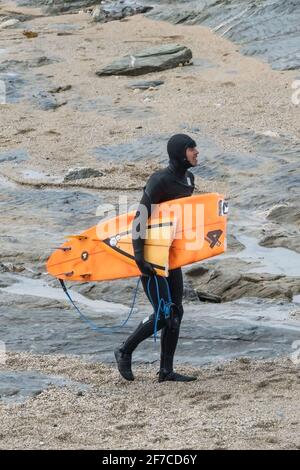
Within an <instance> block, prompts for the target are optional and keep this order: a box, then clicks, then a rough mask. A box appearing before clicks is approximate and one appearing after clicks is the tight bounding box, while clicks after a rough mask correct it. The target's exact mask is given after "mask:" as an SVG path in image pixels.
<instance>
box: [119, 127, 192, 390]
mask: <svg viewBox="0 0 300 470" xmlns="http://www.w3.org/2000/svg"><path fill="white" fill-rule="evenodd" d="M167 150H168V154H169V165H168V167H167V168H164V169H162V170H159V171H156V172H155V173H153V175H152V176H151V177H150V178H149V180H148V182H147V184H146V186H145V187H144V192H143V197H142V199H141V201H140V204H139V207H138V210H137V213H136V216H135V219H134V221H133V226H132V229H133V233H134V232H135V233H137V225H139V232H138V233H139V237H136V238H135V239H134V238H133V249H134V255H135V262H136V264H137V266H138V267H139V269H140V271H141V274H142V276H141V281H142V284H143V288H144V291H145V293H146V295H147V296H148V292H147V285H148V280H149V276H153V275H155V270H154V268H153V267H152V265H151V264H150V263H148V262H147V261H145V258H144V243H145V233H146V227H147V222H148V218H149V217H150V215H151V213H152V210H153V205H155V204H159V203H161V202H165V201H169V200H171V199H177V198H181V197H187V196H191V195H192V193H193V191H194V175H193V173H191V172H190V171H188V169H189V168H191V167H193V166H196V165H197V156H198V153H199V152H198V150H197V148H196V142H195V141H194V140H193V139H192V138H191V137H189V136H187V135H185V134H176V135H174V136H172V137H171V138H170V140H169V141H168V145H167ZM145 208H146V210H145ZM141 213H143V214H144V217H140V214H141ZM157 280H158V285H159V290H160V293H161V295H162V296H163V297H164V298H166V294H167V286H166V284H165V279H164V278H163V277H161V276H157ZM166 280H167V282H168V285H169V288H170V293H171V299H172V303H173V304H175V305H173V307H172V315H171V318H172V321H167V320H166V319H165V318H164V316H163V315H160V318H159V320H158V323H157V330H160V329H162V333H161V357H160V370H159V377H158V381H159V382H165V381H176V382H190V381H191V380H195V379H196V377H189V376H185V375H181V374H178V373H176V372H174V370H173V359H174V354H175V350H176V346H177V342H178V337H179V329H180V323H181V320H182V316H183V307H182V296H183V279H182V272H181V268H177V269H172V270H170V271H169V276H168V277H167V278H166ZM152 281H153V280H152ZM150 284H151V286H150V294H151V298H152V299H153V303H154V308H155V311H157V306H158V299H157V296H156V286H155V283H154V282H151V283H150ZM149 300H150V298H149ZM150 301H151V300H150ZM154 325H155V313H153V314H152V315H150V316H149V317H148V318H146V319H145V320H143V321H142V322H141V323H140V325H139V326H138V327H137V328H136V330H135V331H134V332H133V333H132V334H131V335H130V336H129V337H128V338H127V340H126V341H125V342H124V343H123V344H122V345H121V346H120V347H118V348H117V349H115V357H116V361H117V365H118V369H119V372H120V374H121V375H122V377H124V378H125V379H126V380H134V376H133V373H132V370H131V358H132V353H133V351H134V350H135V348H136V347H137V346H138V345H139V344H140V343H141V342H142V341H143V340H144V339H146V338H148V337H150V336H151V335H152V334H153V332H154Z"/></svg>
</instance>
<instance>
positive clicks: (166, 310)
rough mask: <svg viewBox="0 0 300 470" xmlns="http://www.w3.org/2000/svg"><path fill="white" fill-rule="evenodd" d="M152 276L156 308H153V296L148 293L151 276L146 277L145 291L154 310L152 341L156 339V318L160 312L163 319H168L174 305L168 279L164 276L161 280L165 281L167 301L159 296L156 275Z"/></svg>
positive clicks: (158, 317) (157, 318)
mask: <svg viewBox="0 0 300 470" xmlns="http://www.w3.org/2000/svg"><path fill="white" fill-rule="evenodd" d="M153 278H154V281H155V287H156V296H157V302H158V306H157V309H156V310H155V307H154V302H153V298H152V296H151V293H150V283H151V279H152V277H149V279H148V283H147V292H148V297H149V299H150V302H151V304H152V306H153V308H154V312H155V322H154V332H153V335H154V342H156V339H157V324H158V320H159V319H160V312H162V314H163V315H164V317H165V320H169V319H170V318H171V313H172V307H173V306H174V303H173V302H172V298H171V292H170V286H169V284H168V281H167V280H166V278H165V277H163V280H164V281H165V284H166V286H167V292H168V299H167V301H166V300H165V299H164V298H163V297H161V296H160V292H159V285H158V280H157V277H156V276H153Z"/></svg>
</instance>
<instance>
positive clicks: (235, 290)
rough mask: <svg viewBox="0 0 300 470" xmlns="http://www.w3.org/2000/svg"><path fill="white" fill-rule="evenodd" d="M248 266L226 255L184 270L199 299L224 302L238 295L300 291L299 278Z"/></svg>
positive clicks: (271, 296) (278, 295) (283, 294)
mask: <svg viewBox="0 0 300 470" xmlns="http://www.w3.org/2000/svg"><path fill="white" fill-rule="evenodd" d="M250 267H253V265H252V266H251V263H247V262H246V261H244V260H240V259H238V258H229V259H224V260H220V261H211V262H206V263H205V266H203V265H202V266H196V267H193V268H191V269H188V270H187V271H186V275H187V277H188V280H189V281H190V284H191V286H192V288H193V289H195V290H196V292H197V294H198V297H199V298H200V300H202V298H203V300H210V301H215V302H216V301H223V302H224V301H225V302H226V301H231V300H235V299H239V298H241V297H261V298H269V299H274V298H276V299H283V300H292V298H293V294H296V293H298V292H300V283H299V278H297V277H295V278H293V277H288V276H284V275H279V274H278V275H274V274H266V273H263V274H261V273H248V272H247V271H248V270H249V268H250ZM210 296H212V298H211V299H210V298H209V297H210ZM205 297H207V299H205ZM214 297H215V299H214ZM218 298H220V300H218Z"/></svg>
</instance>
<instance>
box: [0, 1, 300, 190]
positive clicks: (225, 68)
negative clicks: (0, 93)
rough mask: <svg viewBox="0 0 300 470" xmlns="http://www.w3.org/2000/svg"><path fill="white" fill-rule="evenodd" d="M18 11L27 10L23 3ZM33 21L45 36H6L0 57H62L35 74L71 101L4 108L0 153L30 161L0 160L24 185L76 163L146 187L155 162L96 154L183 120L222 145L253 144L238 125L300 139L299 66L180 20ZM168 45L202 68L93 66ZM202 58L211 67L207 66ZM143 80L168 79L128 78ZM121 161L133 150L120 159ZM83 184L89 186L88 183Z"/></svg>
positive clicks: (110, 179)
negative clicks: (126, 70) (260, 55)
mask: <svg viewBox="0 0 300 470" xmlns="http://www.w3.org/2000/svg"><path fill="white" fill-rule="evenodd" d="M3 10H5V5H3V6H2V11H3ZM17 10H18V11H21V10H22V11H23V10H25V11H26V9H24V8H23V9H22V8H21V7H19V8H17ZM30 11H31V12H32V11H34V10H32V9H30ZM64 25H72V26H74V28H76V29H74V30H69V29H68V30H67V31H68V32H69V33H70V35H67V36H58V35H57V33H59V32H61V31H63V30H64V29H63V27H64ZM26 27H27V29H32V30H34V31H36V32H38V33H39V36H38V37H37V38H35V39H31V40H29V39H26V38H25V37H24V36H23V35H22V29H23V28H19V29H7V30H4V31H1V32H0V42H1V47H7V52H6V53H3V54H2V60H8V59H9V60H26V59H30V58H32V57H37V56H43V55H46V56H47V57H49V58H53V59H55V60H58V62H55V63H53V64H49V65H44V66H43V67H39V68H38V69H31V74H30V75H31V80H33V84H35V80H36V78H35V74H36V73H40V74H42V80H43V81H44V82H43V83H44V84H43V87H44V90H45V89H46V90H47V89H48V90H49V89H53V88H54V87H55V86H66V85H71V87H72V88H71V89H70V90H69V91H66V92H62V93H59V94H57V97H58V98H59V99H60V100H61V101H67V104H65V105H63V106H60V107H59V108H57V109H56V110H55V112H52V111H49V112H46V113H45V111H43V110H40V109H37V108H36V107H34V106H32V105H29V106H28V102H27V103H26V102H19V103H14V104H10V103H8V104H6V105H4V106H3V105H1V118H0V119H1V123H2V124H4V123H5V126H3V127H2V130H1V136H0V142H1V147H2V148H3V150H5V149H11V148H12V147H13V148H24V147H25V148H26V149H27V151H28V153H29V154H30V161H28V162H24V163H23V162H21V163H20V164H18V165H12V164H11V163H9V162H7V163H6V162H4V163H2V165H1V174H3V175H7V176H9V177H10V178H12V179H14V180H16V181H18V182H22V181H23V182H24V181H26V180H28V179H27V178H24V177H23V176H22V171H23V170H24V169H26V170H28V169H31V170H34V171H36V172H41V173H45V174H46V175H49V176H51V177H53V176H56V177H57V178H60V177H61V175H63V174H65V173H66V172H67V170H68V169H69V168H73V167H74V166H91V167H94V168H97V169H100V171H101V170H103V171H104V172H105V178H98V179H93V186H94V187H99V188H112V187H117V188H122V189H125V188H130V187H132V188H134V187H142V185H143V182H144V179H145V177H146V176H147V174H150V173H151V171H152V170H153V167H152V166H151V164H152V163H153V162H151V161H147V160H146V161H147V164H146V166H145V163H144V162H141V163H138V164H137V166H135V167H134V168H132V167H131V168H130V167H129V166H127V164H125V167H123V166H122V165H121V166H119V163H120V159H119V157H118V156H117V155H116V158H115V161H114V160H113V163H114V164H115V165H114V164H113V165H111V166H110V168H109V170H108V168H107V167H108V163H107V162H101V161H100V162H99V161H98V162H97V161H96V160H95V158H94V157H93V156H92V155H91V154H90V150H91V149H93V148H95V147H103V146H111V145H116V144H118V143H124V142H128V141H130V140H131V139H137V138H141V137H144V136H145V135H154V136H155V135H157V134H158V133H159V134H160V135H166V139H167V136H168V135H170V134H172V133H174V132H176V131H179V130H180V129H181V131H182V130H183V129H182V128H181V127H180V126H182V124H184V123H187V124H188V129H192V128H198V129H200V133H201V134H203V135H205V136H206V137H207V138H210V139H212V140H213V141H215V142H216V144H218V145H220V146H221V147H222V149H223V150H224V151H226V150H228V149H230V150H231V151H232V150H238V151H241V150H249V149H250V150H251V147H252V145H251V144H250V143H249V141H247V139H244V138H243V137H242V136H241V135H236V136H234V135H230V133H228V130H229V129H236V128H237V127H240V128H243V129H252V130H253V131H254V132H257V133H263V132H271V133H273V134H274V135H277V134H280V133H283V134H288V135H293V136H294V138H298V139H299V137H300V133H299V126H298V122H299V107H297V106H295V105H293V104H292V101H291V96H292V93H293V90H292V88H291V85H292V82H293V79H294V78H295V77H296V76H297V71H284V72H277V71H273V70H272V69H271V68H270V66H269V65H268V64H264V63H262V62H261V61H260V60H259V59H257V58H249V57H244V56H243V55H242V54H240V53H239V51H238V47H237V46H236V45H234V44H232V43H231V42H230V41H228V40H226V39H223V38H220V37H218V36H216V35H215V34H213V33H212V32H211V31H210V30H209V29H208V28H204V27H200V26H186V25H176V26H175V25H171V24H168V23H167V22H160V21H154V20H151V19H148V18H145V17H143V16H141V15H137V16H134V17H130V18H127V19H126V21H113V22H109V23H106V24H93V23H91V22H90V16H89V15H88V14H87V13H81V14H73V15H62V16H57V17H45V18H43V17H41V18H36V19H35V20H32V21H29V22H27V23H26ZM24 28H25V26H24ZM166 43H181V44H184V45H185V46H187V47H190V48H191V50H192V52H193V59H194V62H195V66H192V67H179V68H176V69H173V70H167V71H164V72H159V73H151V74H147V75H146V76H144V77H105V78H103V77H102V78H100V77H97V76H96V75H95V72H96V70H98V69H99V68H101V67H102V66H105V65H106V64H108V63H110V62H112V61H113V60H114V59H116V58H118V57H122V56H123V55H126V54H128V53H132V51H135V50H140V49H144V48H146V47H151V46H154V45H158V44H166ZM201 61H202V62H203V61H204V64H206V65H204V66H201ZM199 63H200V65H197V64H199ZM207 64H208V65H207ZM32 71H34V74H33V72H32ZM29 77H30V76H29ZM144 79H147V80H148V79H149V80H152V79H153V80H164V81H165V84H164V85H162V86H161V87H159V88H158V89H155V90H150V91H139V92H134V91H132V90H128V89H127V85H129V84H130V83H132V82H136V81H138V80H144ZM47 84H48V85H47ZM88 103H90V105H88ZM93 105H95V106H96V109H93ZM45 114H46V117H45ZM123 158H125V159H126V156H123V155H122V159H123ZM128 160H130V155H128ZM150 160H151V159H150ZM200 160H201V157H200ZM148 165H149V167H148ZM46 179H47V178H46ZM128 180H129V181H130V184H129V185H128ZM27 182H28V181H27ZM31 182H34V178H33V181H31ZM49 184H50V182H49ZM79 184H82V182H79ZM85 184H86V185H87V186H89V182H88V181H86V182H85Z"/></svg>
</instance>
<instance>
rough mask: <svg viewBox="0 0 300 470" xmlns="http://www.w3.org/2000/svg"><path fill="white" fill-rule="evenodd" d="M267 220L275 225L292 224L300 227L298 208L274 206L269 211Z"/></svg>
mask: <svg viewBox="0 0 300 470" xmlns="http://www.w3.org/2000/svg"><path fill="white" fill-rule="evenodd" d="M267 219H268V220H271V221H272V222H276V223H277V224H293V225H296V226H297V227H300V207H296V206H288V205H279V206H276V207H274V208H272V209H271V210H270V212H269V214H268V216H267Z"/></svg>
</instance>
